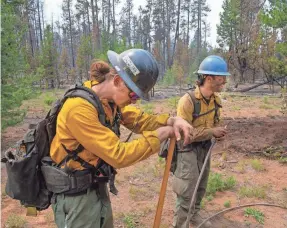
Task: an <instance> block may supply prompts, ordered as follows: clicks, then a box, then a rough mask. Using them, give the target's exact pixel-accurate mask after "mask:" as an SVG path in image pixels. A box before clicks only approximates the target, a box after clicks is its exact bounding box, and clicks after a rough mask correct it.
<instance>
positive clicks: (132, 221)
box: [123, 214, 136, 228]
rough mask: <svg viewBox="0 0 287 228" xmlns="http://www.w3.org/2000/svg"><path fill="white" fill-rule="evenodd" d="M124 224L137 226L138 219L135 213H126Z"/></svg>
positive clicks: (130, 227)
mask: <svg viewBox="0 0 287 228" xmlns="http://www.w3.org/2000/svg"><path fill="white" fill-rule="evenodd" d="M123 222H124V224H125V225H126V227H127V228H135V227H136V221H135V218H134V215H133V214H126V215H125V217H124V219H123Z"/></svg>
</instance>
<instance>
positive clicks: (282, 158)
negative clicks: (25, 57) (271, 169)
mask: <svg viewBox="0 0 287 228" xmlns="http://www.w3.org/2000/svg"><path fill="white" fill-rule="evenodd" d="M278 161H279V163H282V164H287V157H285V158H284V157H281V158H279V160H278Z"/></svg>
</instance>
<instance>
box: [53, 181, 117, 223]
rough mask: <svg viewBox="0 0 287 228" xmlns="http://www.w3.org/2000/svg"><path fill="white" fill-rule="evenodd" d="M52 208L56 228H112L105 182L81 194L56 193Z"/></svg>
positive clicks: (109, 203) (111, 216) (110, 208)
mask: <svg viewBox="0 0 287 228" xmlns="http://www.w3.org/2000/svg"><path fill="white" fill-rule="evenodd" d="M52 208H53V211H54V216H55V222H56V224H57V226H58V228H113V215H112V207H111V201H110V198H109V193H108V191H107V186H106V184H100V186H99V187H98V188H97V189H92V188H91V189H88V190H87V192H85V193H83V194H78V195H65V194H57V195H56V197H55V202H54V203H53V204H52Z"/></svg>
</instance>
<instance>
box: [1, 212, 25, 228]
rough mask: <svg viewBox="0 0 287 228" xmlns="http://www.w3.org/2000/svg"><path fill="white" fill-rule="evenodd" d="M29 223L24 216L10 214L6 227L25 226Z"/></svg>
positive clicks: (20, 227)
mask: <svg viewBox="0 0 287 228" xmlns="http://www.w3.org/2000/svg"><path fill="white" fill-rule="evenodd" d="M26 225H27V220H26V219H25V218H23V217H22V216H19V215H16V214H10V215H9V217H8V219H7V221H6V223H5V227H6V228H23V227H25V226H26Z"/></svg>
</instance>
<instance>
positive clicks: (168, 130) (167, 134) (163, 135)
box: [156, 126, 174, 143]
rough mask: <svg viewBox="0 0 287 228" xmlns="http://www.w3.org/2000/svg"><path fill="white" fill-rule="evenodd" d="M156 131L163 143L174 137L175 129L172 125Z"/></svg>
mask: <svg viewBox="0 0 287 228" xmlns="http://www.w3.org/2000/svg"><path fill="white" fill-rule="evenodd" d="M156 131H157V134H158V139H159V141H160V142H161V143H162V142H163V141H164V140H166V139H168V138H172V137H174V130H173V127H172V126H165V127H160V128H158V129H157V130H156Z"/></svg>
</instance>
